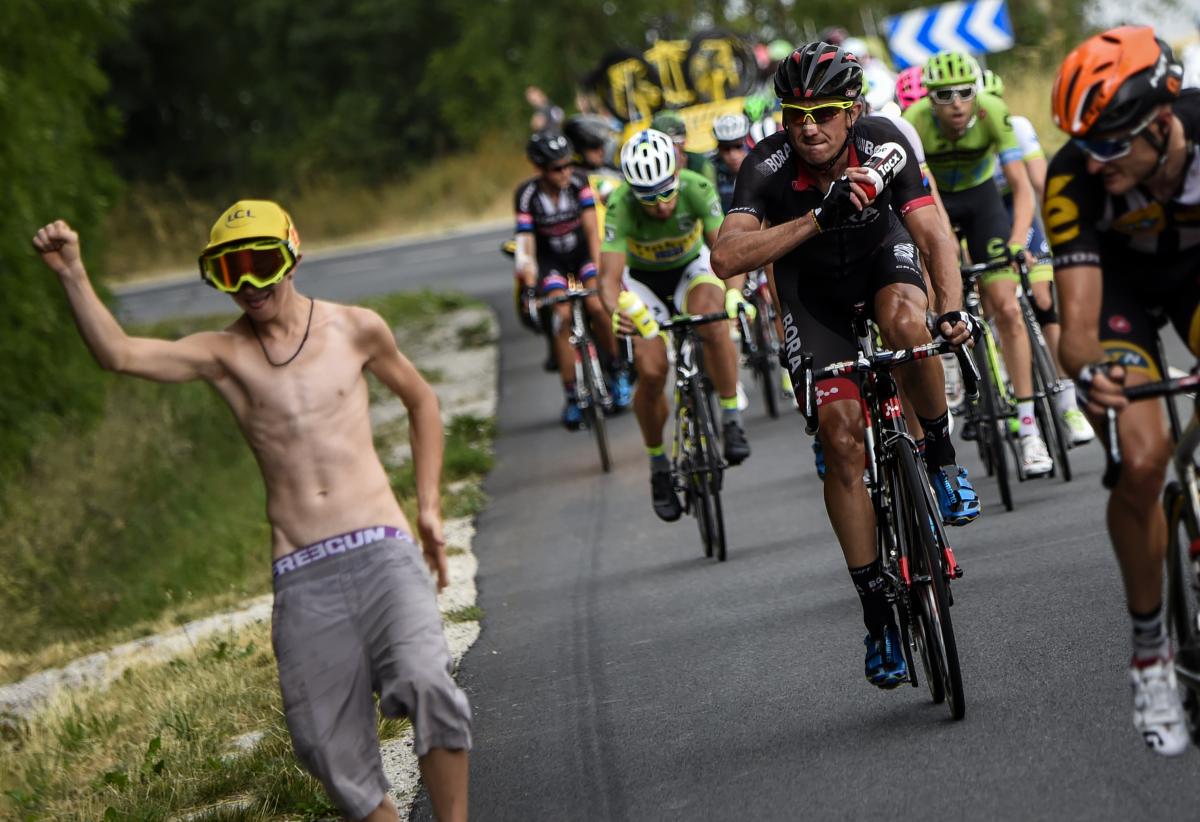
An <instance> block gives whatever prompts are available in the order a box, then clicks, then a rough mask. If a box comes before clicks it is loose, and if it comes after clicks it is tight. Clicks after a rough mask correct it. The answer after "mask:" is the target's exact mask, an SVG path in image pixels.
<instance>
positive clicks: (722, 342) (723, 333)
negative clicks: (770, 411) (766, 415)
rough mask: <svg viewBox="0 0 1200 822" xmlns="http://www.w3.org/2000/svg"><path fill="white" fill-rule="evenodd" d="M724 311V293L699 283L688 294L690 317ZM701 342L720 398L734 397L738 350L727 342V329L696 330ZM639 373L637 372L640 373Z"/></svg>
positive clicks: (705, 327)
mask: <svg viewBox="0 0 1200 822" xmlns="http://www.w3.org/2000/svg"><path fill="white" fill-rule="evenodd" d="M724 310H725V292H724V291H723V290H722V289H720V288H718V287H717V286H715V285H712V284H710V283H701V284H700V285H697V286H696V287H695V288H693V289H692V290H691V291H689V292H688V295H687V312H688V313H689V314H710V313H712V312H714V311H724ZM696 333H697V334H699V335H700V339H702V340H704V367H705V368H706V369H707V371H708V375H709V376H710V377H712V381H713V385H714V386H716V389H717V395H718V396H720V397H735V396H737V348H736V347H735V346H734V344H733V340H731V339H729V326H728V325H726V324H725V323H708V324H706V325H701V326H699V327H697V328H696ZM639 373H640V372H639Z"/></svg>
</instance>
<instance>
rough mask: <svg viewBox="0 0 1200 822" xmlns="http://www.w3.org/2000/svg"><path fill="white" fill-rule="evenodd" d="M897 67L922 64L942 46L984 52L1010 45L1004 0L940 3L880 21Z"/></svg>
mask: <svg viewBox="0 0 1200 822" xmlns="http://www.w3.org/2000/svg"><path fill="white" fill-rule="evenodd" d="M883 26H884V31H885V32H886V33H887V39H888V49H889V50H890V51H891V52H892V59H893V61H894V62H895V64H896V68H897V69H902V68H907V67H908V66H921V65H924V64H925V61H926V60H928V59H929V58H930V57H932V56H933V54H934V53H935V52H938V51H942V50H943V49H950V50H953V51H967V52H971V53H972V54H983V53H987V52H993V51H1004V50H1005V49H1010V48H1012V46H1013V28H1012V21H1011V20H1009V17H1008V5H1007V3H1006V2H1005V0H974V2H962V1H961V0H959V1H958V2H953V3H943V4H942V5H940V6H930V7H928V8H921V9H913V10H912V11H906V12H904V13H903V14H897V15H894V16H892V17H888V18H887V19H885V20H884V21H883Z"/></svg>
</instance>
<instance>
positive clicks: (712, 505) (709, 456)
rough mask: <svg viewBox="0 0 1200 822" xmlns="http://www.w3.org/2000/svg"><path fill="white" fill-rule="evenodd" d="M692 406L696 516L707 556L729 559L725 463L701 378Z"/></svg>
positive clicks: (722, 560)
mask: <svg viewBox="0 0 1200 822" xmlns="http://www.w3.org/2000/svg"><path fill="white" fill-rule="evenodd" d="M691 391H692V406H693V408H692V410H693V412H694V414H695V420H696V431H695V433H696V436H695V438H694V439H693V441H692V447H693V449H694V451H693V455H692V470H693V474H692V476H693V478H694V480H693V481H694V483H695V488H696V494H697V497H696V507H697V509H698V511H697V516H698V517H699V519H700V521H701V523H702V524H701V528H700V536H701V538H702V539H704V540H705V545H704V552H705V556H714V555H715V556H716V558H717V560H718V561H720V562H724V561H725V559H726V546H725V512H724V509H722V507H721V479H722V473H723V470H724V469H723V467H722V464H721V455H720V451H719V450H718V448H717V435H716V427H715V426H714V425H713V416H712V410H711V409H710V407H709V404H708V397H707V392H706V391H705V389H704V388H703V386H702V385H701V383H700V381H698V380H697V381H693V382H692V386H691Z"/></svg>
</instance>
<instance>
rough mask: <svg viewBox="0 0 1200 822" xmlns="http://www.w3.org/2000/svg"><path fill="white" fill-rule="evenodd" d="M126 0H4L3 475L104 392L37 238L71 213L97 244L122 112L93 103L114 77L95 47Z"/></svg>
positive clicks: (0, 81)
mask: <svg viewBox="0 0 1200 822" xmlns="http://www.w3.org/2000/svg"><path fill="white" fill-rule="evenodd" d="M125 5H126V4H125V2H123V0H88V1H87V2H82V1H81V0H7V2H5V3H3V4H0V122H3V123H4V139H3V140H0V192H2V193H3V200H4V204H5V207H4V208H3V209H2V210H0V261H2V264H0V270H2V271H3V273H4V279H5V283H4V296H3V298H2V299H0V386H3V388H2V389H0V475H7V474H8V472H9V471H11V470H12V469H14V468H16V467H18V466H19V465H20V464H21V463H22V462H23V461H25V460H26V459H27V458H28V456H29V454H30V453H31V449H32V447H33V446H34V445H35V444H36V441H37V440H38V438H39V437H40V436H44V435H45V432H46V431H47V430H51V431H53V430H58V429H60V428H61V427H62V426H63V424H64V423H65V424H67V425H71V424H74V423H85V422H87V421H89V420H91V419H93V418H94V417H95V415H96V413H97V412H98V411H99V408H100V403H101V401H102V399H103V386H102V378H101V375H100V372H99V369H97V368H96V366H95V363H94V362H92V360H91V356H90V355H89V354H88V353H87V351H86V350H85V349H84V347H83V345H82V343H81V342H80V341H79V335H78V333H76V331H75V328H74V325H73V322H72V320H71V317H70V314H69V312H68V311H67V308H66V302H65V300H64V299H63V296H62V289H61V287H60V286H59V284H58V282H57V279H56V278H55V277H54V275H53V274H51V273H50V271H49V270H48V269H47V268H46V267H45V266H44V265H42V263H41V261H40V260H39V259H38V258H37V256H36V255H35V254H34V252H33V249H32V247H31V245H30V238H31V237H32V235H33V232H34V230H35V229H36V228H37V227H38V226H40V225H42V224H44V223H46V222H49V221H50V220H52V219H55V218H64V219H66V220H68V221H69V222H71V224H72V225H73V226H75V227H76V228H78V229H79V230H80V231H81V232H82V236H83V237H84V239H85V241H90V242H91V243H92V248H93V249H94V248H95V247H96V241H97V240H98V238H97V227H98V226H99V224H100V220H101V218H102V216H103V214H104V212H105V210H106V209H107V207H108V206H109V204H110V202H111V199H112V197H113V195H114V194H115V193H116V184H117V181H116V178H115V176H114V175H113V174H112V171H111V169H110V168H109V166H108V165H107V164H106V163H105V162H104V161H103V159H102V158H101V156H100V148H101V147H102V146H103V144H104V142H105V140H106V139H107V138H108V137H109V136H110V135H111V134H112V132H113V126H114V123H113V120H112V118H111V117H110V116H109V113H108V112H107V111H106V110H105V109H103V108H102V107H101V106H100V105H99V104H98V102H97V100H98V98H99V96H100V95H101V94H102V93H103V92H104V90H105V88H106V81H105V78H104V75H103V74H102V73H101V71H100V70H99V68H98V66H97V63H96V51H97V47H98V45H99V43H100V41H101V40H102V39H103V38H104V37H105V36H107V34H108V33H110V31H111V28H112V26H113V25H115V24H116V23H117V22H119V20H120V16H121V14H122V13H123V12H124V9H125ZM93 256H94V255H93Z"/></svg>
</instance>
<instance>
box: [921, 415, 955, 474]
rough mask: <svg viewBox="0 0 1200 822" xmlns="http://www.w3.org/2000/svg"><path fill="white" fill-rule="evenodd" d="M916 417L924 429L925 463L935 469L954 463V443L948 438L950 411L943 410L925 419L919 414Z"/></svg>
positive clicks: (932, 469) (930, 468)
mask: <svg viewBox="0 0 1200 822" xmlns="http://www.w3.org/2000/svg"><path fill="white" fill-rule="evenodd" d="M917 419H918V420H920V421H921V427H922V428H924V429H925V465H926V467H927V468H928V469H929V470H930V471H936V470H938V469H939V468H941V467H942V466H943V465H953V464H954V443H953V442H952V441H951V440H950V412H948V411H946V412H943V413H942V415H941V416H940V417H938V418H937V419H932V420H927V419H925V418H924V417H922V416H921V415H920V414H918V415H917Z"/></svg>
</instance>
